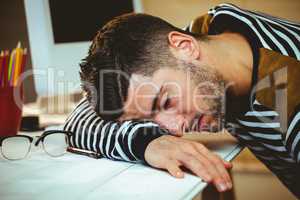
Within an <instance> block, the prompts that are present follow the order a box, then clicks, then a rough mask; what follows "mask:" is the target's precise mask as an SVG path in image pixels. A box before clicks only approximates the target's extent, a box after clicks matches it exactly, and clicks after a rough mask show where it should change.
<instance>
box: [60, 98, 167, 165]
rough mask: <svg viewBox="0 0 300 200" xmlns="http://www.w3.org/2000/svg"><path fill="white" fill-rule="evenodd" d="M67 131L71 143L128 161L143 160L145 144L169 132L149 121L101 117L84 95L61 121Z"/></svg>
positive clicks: (71, 144) (111, 157) (73, 145)
mask: <svg viewBox="0 0 300 200" xmlns="http://www.w3.org/2000/svg"><path fill="white" fill-rule="evenodd" d="M64 130H66V131H70V132H71V133H72V136H71V138H70V146H72V147H76V148H80V149H85V150H90V151H94V152H98V153H101V155H103V156H104V157H106V158H109V159H113V160H122V161H129V162H141V161H145V158H144V153H145V150H146V147H147V146H148V144H149V143H150V142H151V141H152V140H154V139H156V138H158V137H160V136H162V135H164V134H168V132H167V131H166V130H165V129H161V128H160V127H159V126H158V124H156V123H154V122H152V121H134V120H128V121H124V122H122V123H120V122H116V121H105V120H103V119H101V118H100V117H99V116H98V115H97V113H96V112H95V111H94V110H93V108H92V107H91V106H90V104H89V102H88V101H87V100H86V99H85V98H84V99H83V100H81V101H80V102H79V104H78V105H77V106H76V108H75V109H74V110H73V112H72V113H71V114H70V115H69V117H68V118H67V120H66V122H65V124H64Z"/></svg>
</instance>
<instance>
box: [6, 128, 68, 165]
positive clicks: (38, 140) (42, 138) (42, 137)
mask: <svg viewBox="0 0 300 200" xmlns="http://www.w3.org/2000/svg"><path fill="white" fill-rule="evenodd" d="M56 133H63V134H65V135H66V136H67V137H66V140H67V141H66V143H67V144H68V145H69V144H70V143H69V142H70V137H71V136H72V132H70V131H63V130H47V131H44V132H43V133H42V135H41V136H37V137H38V139H37V140H36V142H35V143H34V146H38V145H39V144H40V142H42V145H43V150H44V151H45V152H46V153H47V154H48V155H49V156H51V157H60V156H63V155H64V154H65V153H66V152H67V151H66V152H65V153H64V154H62V155H58V156H54V155H51V154H50V153H49V152H47V150H46V148H45V145H44V140H45V137H46V136H48V135H52V134H56ZM10 137H22V138H26V139H28V140H29V142H30V145H29V148H28V152H27V153H26V154H25V156H24V157H22V158H18V159H11V158H7V156H5V155H4V154H3V150H2V144H3V141H4V140H5V139H7V138H10ZM33 139H34V138H33V137H31V136H29V135H14V136H0V149H1V155H2V156H3V157H4V158H5V159H7V160H11V161H15V160H22V159H24V158H26V157H27V156H28V154H29V152H30V150H31V144H32V143H33Z"/></svg>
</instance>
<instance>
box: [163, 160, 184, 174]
mask: <svg viewBox="0 0 300 200" xmlns="http://www.w3.org/2000/svg"><path fill="white" fill-rule="evenodd" d="M179 166H180V163H179V162H178V161H176V160H169V161H168V162H167V165H166V169H167V170H168V172H169V173H170V174H171V175H172V176H174V177H176V178H183V177H184V173H183V172H182V170H181V169H180V167H179Z"/></svg>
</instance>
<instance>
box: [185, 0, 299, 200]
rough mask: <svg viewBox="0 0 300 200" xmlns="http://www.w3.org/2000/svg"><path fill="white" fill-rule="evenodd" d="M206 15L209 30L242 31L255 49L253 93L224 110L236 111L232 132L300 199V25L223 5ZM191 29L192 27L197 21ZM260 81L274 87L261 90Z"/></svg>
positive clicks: (208, 32)
mask: <svg viewBox="0 0 300 200" xmlns="http://www.w3.org/2000/svg"><path fill="white" fill-rule="evenodd" d="M208 15H209V25H207V26H208V29H207V34H219V33H222V32H224V31H232V32H238V33H240V34H242V35H243V36H244V37H245V38H246V39H247V40H248V42H249V44H250V46H251V49H252V52H253V63H254V65H253V77H252V88H253V91H254V93H253V95H251V94H249V95H248V96H247V98H246V99H247V100H248V101H246V102H245V103H244V105H243V109H236V108H235V107H236V105H237V104H236V105H234V103H231V104H232V105H231V106H228V107H227V108H226V111H227V115H226V116H228V115H232V113H235V112H234V110H235V109H236V110H238V112H237V114H236V115H233V116H231V117H229V118H230V119H229V120H228V121H230V120H231V121H230V122H233V123H235V124H236V129H235V132H233V134H234V135H235V136H236V137H237V138H238V139H239V141H240V142H241V143H243V144H244V145H245V146H247V147H248V148H249V149H250V150H251V151H252V152H253V153H254V155H255V156H256V157H257V158H258V159H259V160H260V161H262V162H263V163H264V164H265V165H266V166H267V167H268V168H269V169H270V170H271V171H272V172H273V173H274V174H275V175H277V177H278V178H279V179H280V180H281V181H282V183H283V184H284V185H286V186H287V187H288V188H289V189H290V191H291V192H292V193H293V194H295V195H296V196H297V197H300V109H299V108H300V97H299V96H300V95H299V93H300V92H299V89H298V88H299V87H300V80H299V78H300V62H299V61H300V51H299V50H300V24H299V23H295V22H291V21H287V20H284V19H280V18H276V17H273V16H269V15H266V14H263V13H259V12H253V11H248V10H244V9H241V8H239V7H237V6H235V5H232V4H220V5H219V6H216V7H215V8H213V9H211V10H209V12H208ZM202 27H203V25H202ZM187 28H188V29H189V30H191V31H192V29H193V23H192V24H191V25H190V26H189V27H187ZM195 28H196V27H194V29H195ZM295 74H297V75H295ZM268 81H269V82H272V81H273V83H272V84H266V83H268ZM276 82H278V83H276ZM261 85H264V86H263V87H264V89H265V90H268V89H266V87H269V88H270V87H274V88H275V90H273V89H269V91H267V92H266V91H262V90H263V89H257V88H259V87H260V86H261ZM260 90H261V91H260ZM270 91H271V92H270ZM284 92H286V93H284ZM261 93H264V94H263V95H262V94H261ZM282 96H284V97H285V98H282ZM251 97H252V98H251ZM249 99H250V101H249ZM270 99H271V100H270ZM238 100H239V99H238ZM227 101H228V100H227ZM261 101H263V102H261ZM276 101H278V102H277V105H276ZM285 101H287V102H285ZM233 102H234V101H233ZM270 102H271V103H270ZM279 102H281V103H279ZM239 104H240V103H239Z"/></svg>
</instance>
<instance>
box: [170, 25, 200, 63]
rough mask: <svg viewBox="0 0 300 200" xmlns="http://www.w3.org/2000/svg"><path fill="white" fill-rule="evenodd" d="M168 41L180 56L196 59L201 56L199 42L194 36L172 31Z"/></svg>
mask: <svg viewBox="0 0 300 200" xmlns="http://www.w3.org/2000/svg"><path fill="white" fill-rule="evenodd" d="M168 41H169V44H170V47H171V48H173V49H174V50H175V51H176V53H179V54H180V56H183V57H185V58H187V59H196V60H198V59H199V58H200V48H199V43H198V41H197V40H196V39H195V38H194V37H192V36H190V35H187V34H184V33H180V32H178V31H171V32H170V33H169V34H168Z"/></svg>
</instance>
